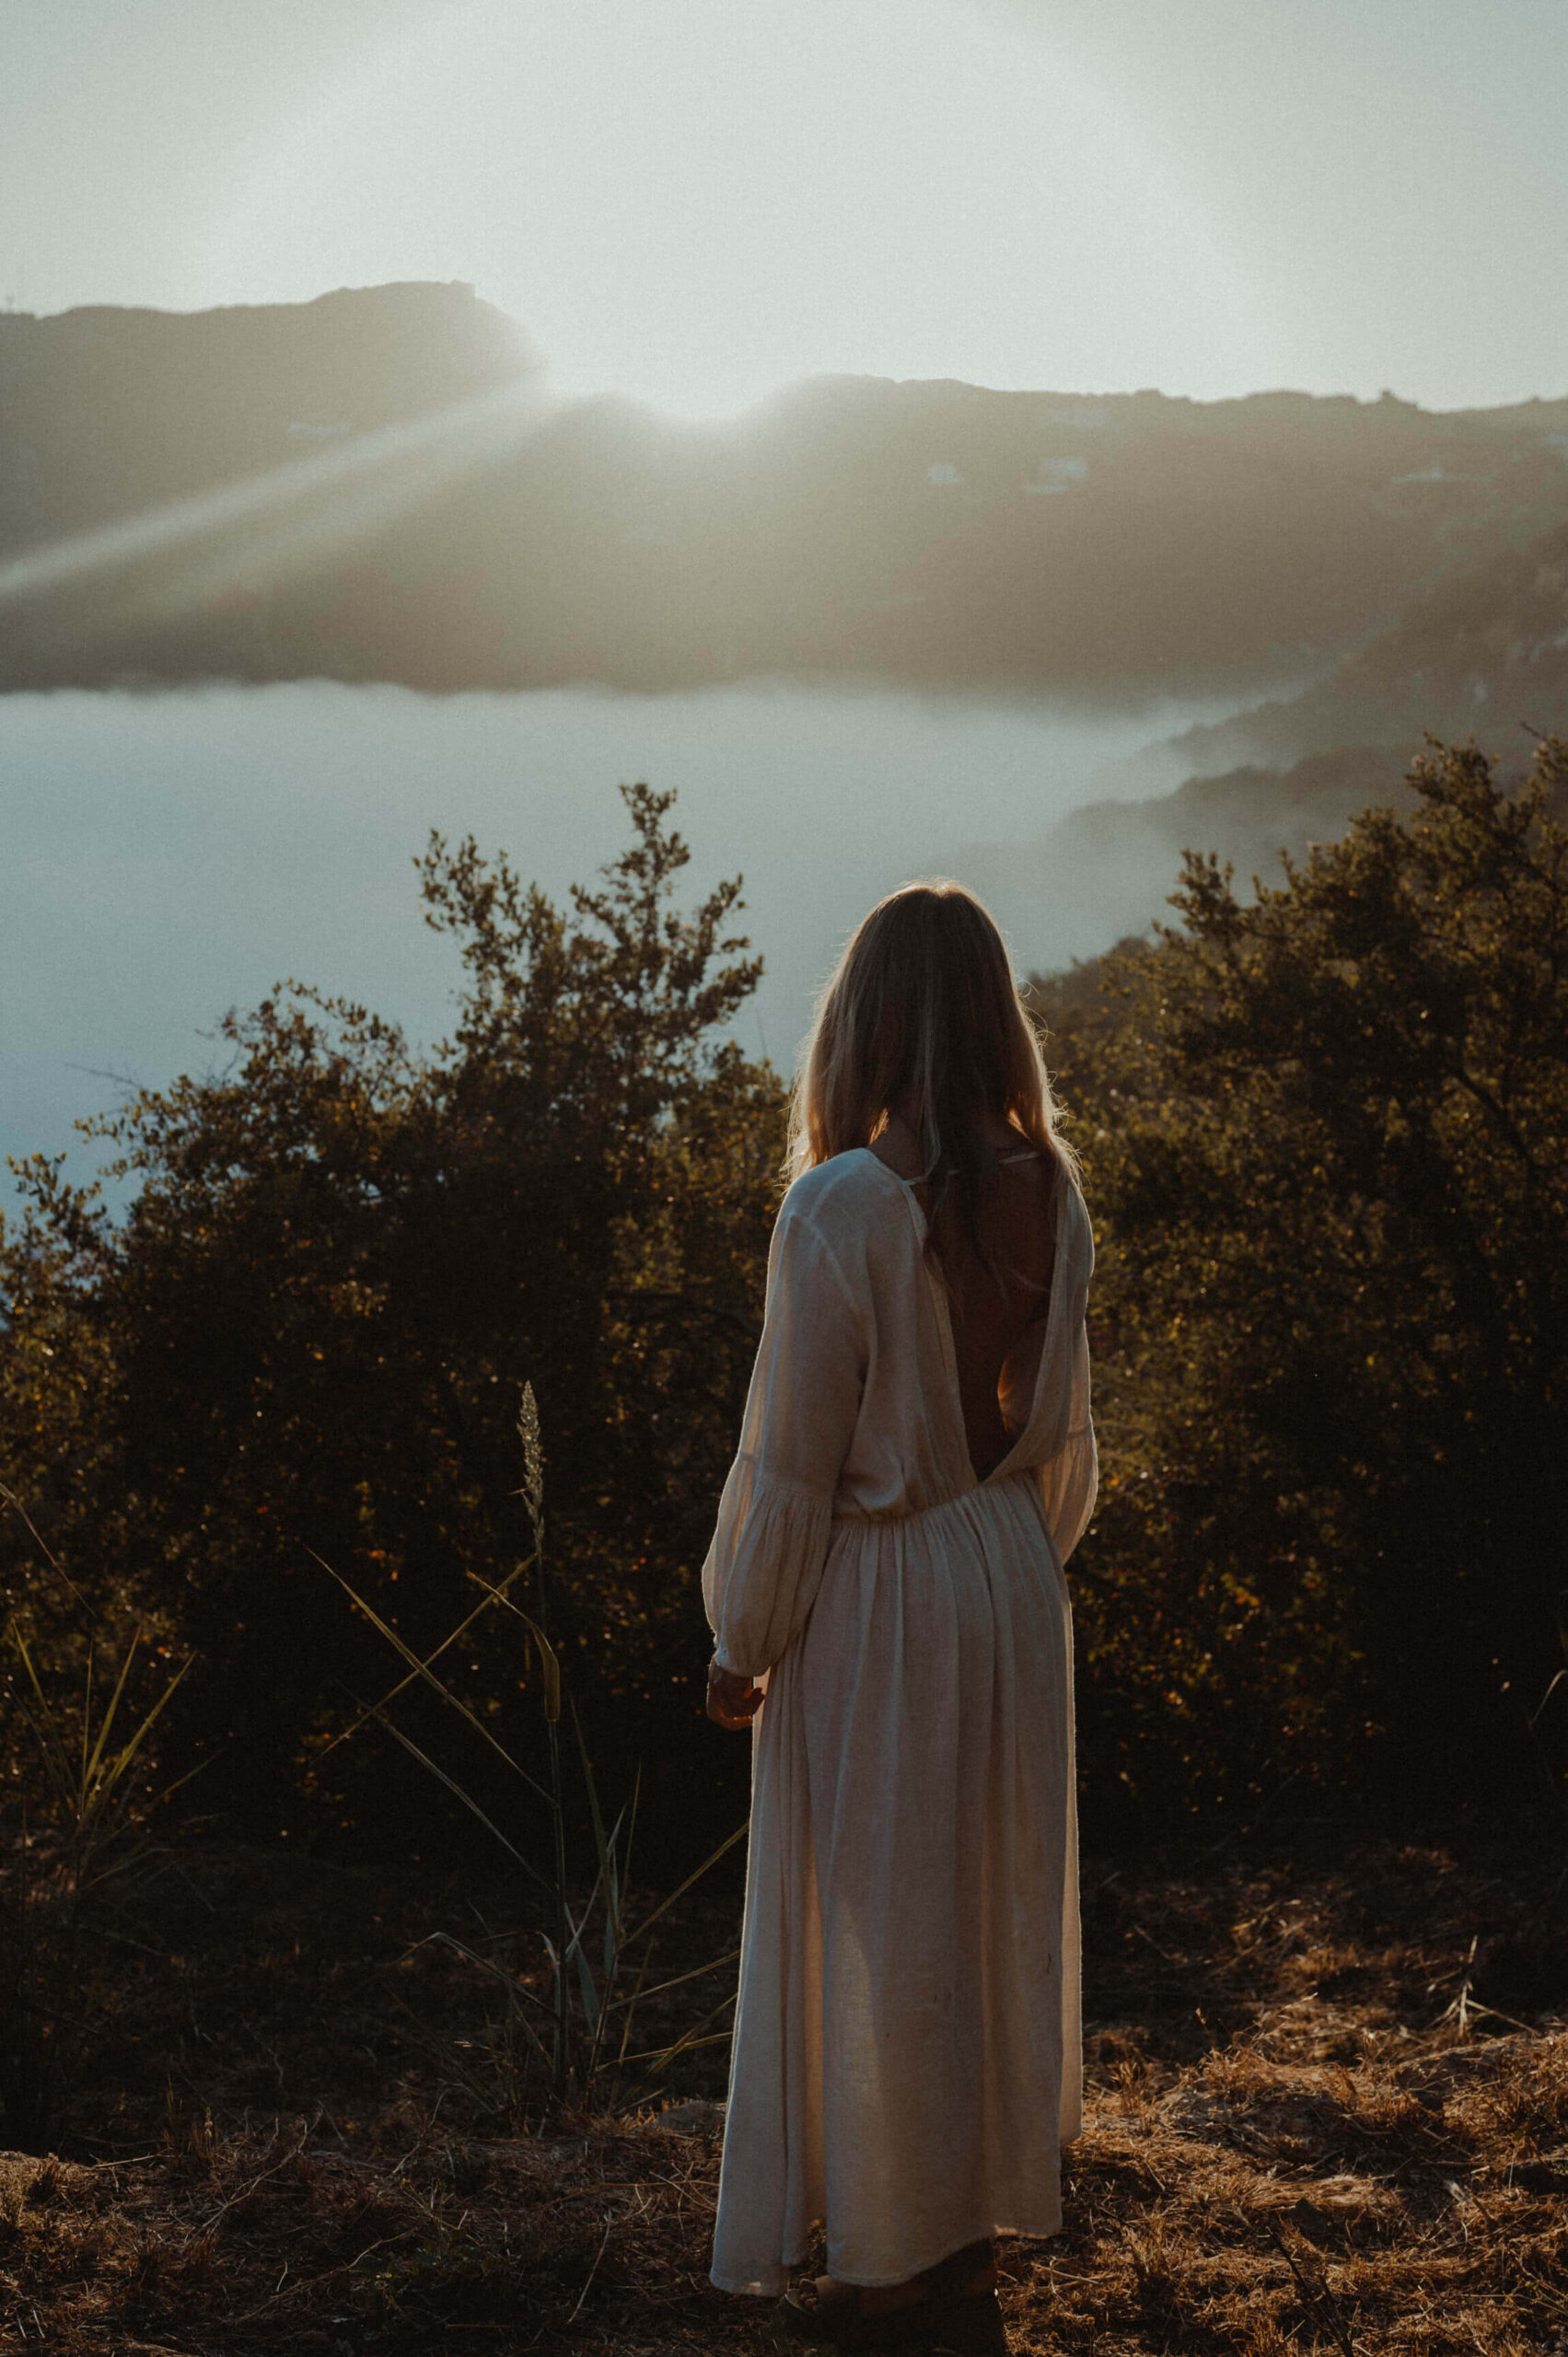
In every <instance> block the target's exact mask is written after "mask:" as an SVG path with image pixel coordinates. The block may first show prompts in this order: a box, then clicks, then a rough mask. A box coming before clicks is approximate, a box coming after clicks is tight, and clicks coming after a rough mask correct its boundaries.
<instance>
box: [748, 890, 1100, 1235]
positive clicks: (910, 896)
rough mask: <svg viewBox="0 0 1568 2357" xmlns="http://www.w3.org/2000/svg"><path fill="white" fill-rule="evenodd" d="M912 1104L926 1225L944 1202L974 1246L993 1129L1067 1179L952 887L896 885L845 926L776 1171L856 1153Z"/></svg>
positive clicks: (1025, 1059) (983, 931)
mask: <svg viewBox="0 0 1568 2357" xmlns="http://www.w3.org/2000/svg"><path fill="white" fill-rule="evenodd" d="M901 1097H914V1098H915V1099H916V1100H917V1101H918V1103H919V1106H920V1109H921V1136H920V1144H921V1151H922V1154H923V1159H924V1165H925V1168H924V1177H925V1180H926V1182H927V1183H928V1184H929V1186H930V1188H931V1193H932V1225H933V1233H934V1234H935V1220H936V1216H937V1214H938V1213H940V1211H941V1208H942V1205H943V1202H945V1201H946V1200H947V1197H948V1196H949V1195H950V1194H951V1195H955V1196H956V1197H957V1200H958V1210H959V1213H960V1214H961V1216H962V1220H963V1225H964V1227H965V1229H966V1230H967V1232H968V1234H969V1237H970V1241H971V1243H974V1244H976V1245H977V1246H978V1241H979V1237H978V1222H979V1210H980V1197H981V1185H982V1183H983V1181H984V1179H986V1178H987V1177H988V1176H989V1175H990V1174H991V1173H992V1172H993V1170H994V1169H995V1167H996V1156H995V1154H994V1152H993V1149H992V1148H991V1147H990V1146H989V1145H988V1144H986V1141H985V1139H984V1137H983V1135H982V1133H981V1117H982V1116H984V1115H986V1114H990V1115H992V1116H993V1117H994V1118H996V1119H998V1120H1003V1121H1005V1122H1006V1123H1008V1125H1009V1126H1010V1127H1011V1128H1012V1129H1014V1130H1016V1132H1017V1133H1018V1135H1019V1136H1020V1137H1021V1138H1023V1139H1026V1140H1027V1141H1028V1144H1030V1145H1032V1146H1035V1147H1037V1148H1038V1149H1039V1151H1040V1153H1042V1154H1044V1155H1049V1156H1050V1157H1051V1159H1052V1160H1053V1161H1054V1162H1055V1163H1056V1164H1057V1165H1058V1166H1059V1167H1061V1168H1062V1169H1063V1170H1065V1171H1066V1172H1068V1173H1069V1174H1072V1175H1075V1157H1074V1154H1073V1151H1072V1149H1071V1147H1070V1146H1068V1145H1067V1144H1064V1142H1063V1139H1062V1137H1061V1136H1060V1135H1059V1131H1058V1124H1059V1115H1058V1112H1057V1108H1056V1103H1055V1100H1054V1098H1053V1097H1052V1096H1051V1082H1050V1079H1049V1077H1048V1075H1047V1073H1046V1069H1045V1062H1044V1059H1043V1057H1042V1056H1041V1054H1040V1042H1039V1040H1038V1039H1037V1038H1036V1037H1035V1030H1034V1026H1033V1024H1032V1023H1031V1022H1030V1021H1029V1018H1028V1014H1027V1012H1026V1010H1025V1008H1024V1004H1023V1002H1022V1000H1021V999H1020V998H1019V996H1018V990H1017V985H1016V982H1015V981H1014V980H1013V971H1012V968H1011V966H1010V964H1009V962H1008V958H1007V951H1006V948H1005V945H1004V942H1003V939H1002V935H1000V933H999V932H998V931H997V929H996V925H995V923H994V921H993V918H992V916H991V914H990V912H989V911H987V910H986V909H985V908H983V907H982V906H981V902H980V901H979V900H976V899H975V896H974V894H973V893H972V892H968V891H966V890H965V889H964V887H963V886H962V885H961V884H950V883H947V882H945V881H937V882H933V883H929V884H906V885H904V886H902V887H901V888H900V890H899V891H897V892H889V895H888V897H887V899H886V900H878V902H877V906H876V907H875V908H874V909H873V910H872V911H871V913H870V915H869V916H868V917H866V918H865V920H864V922H863V923H861V924H860V925H859V926H858V927H857V929H856V931H855V933H854V937H853V938H852V940H851V941H850V943H849V946H848V947H847V948H846V949H845V951H844V953H843V956H842V958H840V959H839V962H838V965H837V967H836V969H835V970H834V972H833V975H832V978H831V980H830V981H829V983H828V986H827V988H826V990H825V991H824V992H823V993H822V996H821V998H820V1000H819V1004H818V1007H817V1018H816V1021H815V1023H814V1024H813V1025H812V1028H811V1037H810V1039H809V1041H808V1043H807V1051H806V1057H805V1061H804V1062H803V1064H802V1066H801V1071H800V1077H799V1079H798V1080H797V1081H796V1086H795V1095H794V1101H793V1104H792V1107H791V1115H790V1130H789V1147H788V1152H787V1155H786V1157H785V1169H786V1175H787V1176H788V1177H789V1178H791V1179H795V1178H798V1177H799V1175H800V1173H801V1172H802V1171H803V1170H809V1169H811V1168H812V1167H814V1166H815V1165H816V1164H817V1163H819V1162H827V1161H829V1160H830V1159H831V1157H832V1156H833V1155H836V1154H843V1153H845V1152H846V1151H847V1150H848V1149H849V1148H850V1147H851V1146H863V1145H869V1144H871V1142H872V1140H873V1139H874V1138H875V1137H876V1136H877V1132H879V1131H880V1130H881V1129H882V1128H883V1126H884V1124H885V1123H886V1122H887V1120H888V1119H889V1115H890V1113H891V1112H892V1110H893V1108H894V1107H895V1106H896V1105H897V1104H898V1103H899V1101H900V1098H901Z"/></svg>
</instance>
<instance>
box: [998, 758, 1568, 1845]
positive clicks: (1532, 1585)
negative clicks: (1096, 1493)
mask: <svg viewBox="0 0 1568 2357" xmlns="http://www.w3.org/2000/svg"><path fill="white" fill-rule="evenodd" d="M1411 783H1412V784H1413V785H1414V786H1415V787H1416V788H1417V790H1418V792H1419V795H1420V797H1421V801H1420V806H1419V808H1418V809H1417V811H1416V812H1414V813H1413V814H1412V815H1411V817H1410V818H1408V819H1401V818H1399V817H1396V816H1395V815H1393V814H1392V813H1390V812H1388V811H1377V810H1371V811H1368V812H1366V813H1365V814H1364V815H1363V816H1362V817H1361V818H1360V819H1357V820H1356V821H1355V822H1354V823H1353V826H1352V827H1351V829H1350V831H1349V833H1348V834H1347V835H1346V836H1345V838H1344V839H1343V840H1342V842H1338V843H1335V844H1331V845H1325V846H1321V847H1319V848H1318V849H1317V850H1315V851H1314V852H1313V853H1312V854H1311V856H1310V858H1309V859H1308V860H1307V863H1306V865H1303V866H1287V874H1286V881H1285V883H1284V885H1283V887H1281V888H1278V889H1272V890H1271V889H1264V888H1260V889H1259V890H1258V891H1257V893H1256V897H1255V898H1254V899H1253V900H1251V901H1250V902H1249V903H1243V901H1242V900H1239V899H1238V897H1237V893H1236V891H1235V889H1234V888H1233V883H1232V878H1231V875H1230V871H1229V869H1228V868H1224V867H1222V866H1221V865H1219V863H1218V862H1217V861H1216V860H1214V859H1213V858H1212V857H1202V856H1196V855H1193V854H1191V853H1189V854H1188V857H1187V860H1186V864H1185V869H1184V873H1183V876H1182V879H1181V883H1180V886H1179V889H1178V891H1177V892H1176V893H1175V894H1174V895H1173V903H1174V906H1175V907H1176V909H1177V910H1178V911H1179V915H1180V917H1181V919H1182V920H1183V924H1182V927H1181V929H1175V928H1163V927H1162V928H1160V929H1159V935H1158V938H1157V940H1156V944H1155V946H1154V947H1153V948H1152V949H1151V950H1148V951H1147V952H1146V953H1145V954H1144V955H1142V956H1140V957H1137V958H1123V959H1121V961H1119V962H1118V963H1117V965H1116V968H1115V970H1114V973H1113V976H1112V977H1111V990H1112V993H1113V994H1119V996H1120V1010H1119V1012H1120V1020H1119V1021H1118V1022H1117V1023H1115V1025H1114V1026H1113V1027H1112V1028H1110V1029H1109V1031H1107V1029H1106V1028H1105V1027H1104V1024H1103V1018H1102V1019H1101V1020H1100V1023H1099V1025H1098V1028H1097V1025H1096V1023H1095V1021H1094V1019H1093V1018H1092V1017H1091V1016H1088V1015H1086V1013H1085V1011H1084V1006H1083V1002H1084V999H1085V992H1084V988H1083V980H1082V977H1081V976H1079V977H1077V978H1074V981H1073V982H1072V984H1071V986H1070V987H1069V988H1067V989H1063V991H1062V992H1061V993H1059V995H1060V997H1061V1000H1062V1004H1063V1014H1064V1016H1066V1022H1065V1023H1064V1026H1063V1029H1064V1034H1065V1036H1064V1038H1063V1041H1062V1043H1061V1047H1060V1051H1059V1052H1060V1054H1061V1057H1062V1059H1063V1062H1064V1065H1065V1077H1066V1084H1067V1088H1068V1093H1069V1096H1070V1097H1071V1098H1072V1099H1074V1100H1075V1101H1076V1103H1077V1105H1078V1109H1079V1112H1080V1118H1081V1120H1082V1123H1083V1129H1082V1132H1081V1133H1080V1142H1081V1144H1082V1146H1083V1150H1084V1154H1085V1157H1086V1164H1087V1166H1088V1170H1089V1175H1090V1184H1091V1190H1092V1197H1093V1203H1094V1208H1095V1211H1096V1214H1097V1219H1098V1226H1099V1231H1100V1247H1101V1257H1100V1273H1099V1277H1098V1287H1097V1290H1098V1305H1099V1306H1098V1315H1099V1317H1100V1318H1101V1320H1102V1342H1103V1345H1104V1348H1103V1357H1102V1368H1101V1390H1102V1399H1103V1400H1104V1402H1105V1407H1104V1417H1103V1421H1104V1427H1105V1436H1106V1442H1107V1446H1106V1452H1105V1454H1106V1482H1105V1492H1104V1504H1103V1507H1102V1512H1101V1514H1100V1516H1099V1519H1098V1524H1097V1527H1096V1530H1095V1532H1094V1534H1093V1536H1092V1538H1091V1539H1090V1541H1089V1542H1088V1544H1087V1546H1086V1550H1085V1553H1084V1557H1083V1562H1082V1574H1081V1575H1082V1577H1083V1578H1084V1580H1085V1581H1086V1586H1087V1596H1086V1610H1085V1614H1084V1628H1085V1637H1086V1652H1087V1655H1088V1664H1089V1669H1090V1678H1089V1684H1090V1689H1091V1694H1092V1693H1093V1689H1094V1681H1095V1677H1096V1675H1098V1677H1099V1679H1100V1685H1101V1691H1100V1695H1099V1701H1098V1724H1099V1726H1100V1728H1101V1734H1102V1739H1103V1742H1104V1745H1105V1748H1106V1756H1107V1763H1108V1766H1109V1764H1110V1763H1111V1761H1112V1760H1113V1761H1114V1771H1115V1772H1117V1773H1120V1774H1122V1775H1125V1776H1129V1777H1132V1779H1133V1781H1134V1782H1139V1781H1144V1782H1146V1781H1147V1778H1148V1775H1149V1773H1150V1771H1151V1769H1152V1765H1153V1763H1154V1761H1155V1760H1156V1759H1158V1760H1160V1761H1162V1762H1163V1763H1164V1764H1166V1765H1167V1766H1168V1765H1169V1764H1170V1761H1171V1753H1172V1751H1173V1749H1174V1751H1175V1753H1176V1754H1177V1755H1178V1757H1179V1761H1180V1764H1181V1766H1182V1768H1183V1770H1184V1771H1185V1772H1186V1773H1188V1774H1189V1775H1190V1776H1191V1779H1192V1782H1193V1789H1194V1791H1195V1792H1196V1793H1198V1794H1212V1793H1213V1792H1214V1790H1215V1789H1216V1787H1217V1786H1221V1785H1223V1786H1225V1787H1227V1788H1228V1789H1230V1790H1232V1791H1241V1790H1246V1789H1248V1788H1249V1787H1250V1788H1252V1789H1255V1790H1268V1789H1272V1788H1273V1787H1274V1786H1276V1785H1277V1784H1278V1782H1279V1781H1280V1778H1281V1776H1282V1775H1283V1774H1290V1773H1292V1772H1293V1771H1305V1772H1307V1774H1308V1775H1310V1776H1313V1777H1317V1778H1319V1779H1322V1780H1324V1781H1334V1780H1336V1779H1342V1777H1343V1776H1344V1774H1345V1773H1346V1772H1347V1771H1350V1770H1352V1769H1353V1767H1354V1765H1355V1763H1359V1771H1362V1772H1366V1771H1371V1770H1372V1769H1373V1768H1374V1766H1375V1765H1376V1772H1377V1774H1378V1775H1379V1776H1380V1777H1381V1779H1382V1780H1383V1782H1384V1783H1385V1785H1389V1784H1394V1785H1398V1786H1400V1787H1402V1788H1403V1789H1405V1790H1406V1791H1420V1792H1421V1793H1422V1794H1425V1795H1427V1796H1428V1797H1436V1796H1438V1795H1444V1796H1446V1797H1449V1798H1452V1797H1455V1796H1457V1795H1458V1794H1465V1793H1473V1792H1475V1791H1477V1790H1479V1789H1481V1788H1482V1787H1483V1786H1487V1785H1490V1786H1491V1788H1493V1790H1496V1789H1499V1788H1501V1787H1504V1786H1508V1787H1511V1788H1513V1789H1517V1786H1518V1779H1519V1776H1520V1773H1521V1771H1522V1770H1524V1769H1527V1770H1528V1772H1529V1773H1531V1774H1532V1775H1535V1774H1537V1773H1538V1772H1539V1767H1540V1766H1541V1764H1542V1759H1541V1755H1540V1754H1539V1751H1538V1750H1536V1749H1534V1748H1533V1747H1532V1744H1531V1742H1529V1741H1527V1736H1526V1724H1525V1723H1526V1717H1527V1713H1530V1712H1533V1711H1534V1710H1535V1708H1536V1706H1537V1704H1538V1703H1539V1701H1540V1700H1541V1697H1542V1695H1543V1694H1544V1692H1545V1689H1546V1687H1547V1685H1548V1682H1549V1680H1550V1679H1551V1676H1552V1674H1553V1671H1554V1669H1555V1668H1557V1667H1561V1666H1562V1661H1563V1654H1562V1648H1561V1645H1560V1643H1559V1637H1558V1626H1559V1608H1560V1596H1561V1591H1562V1583H1563V1581H1564V1579H1565V1578H1568V1565H1565V1563H1564V1557H1563V1545H1562V1531H1563V1529H1564V1527H1568V1520H1565V1517H1568V1451H1565V1450H1564V1449H1563V1447H1562V1428H1563V1417H1564V1409H1565V1407H1568V1397H1565V1394H1568V835H1565V834H1564V832H1563V830H1562V827H1561V826H1560V825H1559V824H1557V823H1555V822H1554V820H1553V819H1552V817H1551V808H1552V807H1553V806H1556V807H1561V806H1562V801H1563V799H1564V790H1565V788H1568V746H1564V745H1563V744H1562V742H1561V741H1556V740H1548V741H1546V742H1544V743H1543V744H1542V745H1541V747H1540V749H1539V756H1538V759H1537V762H1536V765H1535V770H1534V772H1533V775H1532V777H1531V779H1530V780H1529V782H1528V783H1527V784H1526V785H1525V786H1524V788H1523V790H1522V791H1519V792H1518V793H1516V794H1510V793H1508V792H1505V791H1504V789H1503V787H1502V786H1501V785H1500V784H1499V783H1498V779H1497V776H1496V774H1495V771H1494V767H1493V764H1492V763H1491V762H1489V761H1487V760H1486V758H1485V757H1484V756H1483V755H1482V754H1481V753H1480V752H1479V751H1478V750H1477V749H1475V748H1474V746H1473V745H1472V746H1469V747H1468V748H1463V749H1443V748H1441V747H1437V746H1435V745H1434V747H1433V749H1432V750H1431V752H1430V753H1429V754H1428V755H1427V756H1425V757H1423V759H1422V760H1421V761H1419V762H1418V763H1417V764H1416V766H1415V768H1414V769H1413V771H1412V772H1411ZM1042 995H1043V997H1044V999H1045V1000H1046V1001H1047V1003H1048V1004H1047V1007H1046V1011H1047V1013H1048V1015H1049V1014H1050V1012H1051V1004H1050V1002H1051V985H1049V984H1047V985H1044V986H1042ZM1130 1610H1131V1611H1132V1612H1134V1613H1135V1620H1132V1621H1130V1620H1129V1618H1128V1616H1129V1613H1130ZM1559 1701H1561V1695H1560V1697H1559ZM1108 1705H1109V1707H1107V1706H1108ZM1565 1724H1568V1713H1562V1712H1560V1713H1559V1715H1558V1717H1557V1718H1556V1720H1555V1721H1550V1720H1549V1719H1547V1718H1543V1719H1542V1721H1541V1722H1540V1724H1539V1727H1538V1730H1537V1735H1538V1737H1541V1736H1557V1737H1558V1738H1559V1739H1560V1738H1561V1735H1562V1728H1563V1726H1564V1725H1565ZM1564 1759H1568V1747H1563V1746H1562V1744H1561V1741H1560V1740H1559V1747H1558V1749H1557V1752H1556V1755H1555V1764H1554V1767H1553V1771H1552V1772H1553V1773H1554V1774H1555V1775H1558V1776H1560V1774H1561V1768H1562V1763H1563V1761H1564Z"/></svg>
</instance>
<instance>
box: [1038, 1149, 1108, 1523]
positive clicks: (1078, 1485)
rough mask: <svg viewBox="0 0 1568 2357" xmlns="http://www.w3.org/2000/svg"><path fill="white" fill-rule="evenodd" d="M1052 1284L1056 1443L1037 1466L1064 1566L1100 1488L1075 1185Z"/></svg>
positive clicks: (1089, 1267) (1082, 1231) (1087, 1233)
mask: <svg viewBox="0 0 1568 2357" xmlns="http://www.w3.org/2000/svg"><path fill="white" fill-rule="evenodd" d="M1066 1209H1067V1214H1068V1215H1067V1218H1066V1219H1065V1221H1064V1222H1063V1231H1062V1234H1061V1236H1060V1238H1059V1243H1058V1253H1059V1261H1058V1267H1057V1269H1056V1271H1055V1272H1054V1274H1053V1278H1052V1283H1053V1287H1054V1288H1056V1289H1057V1290H1058V1292H1059V1294H1060V1297H1061V1302H1062V1312H1063V1324H1064V1332H1063V1337H1062V1343H1061V1348H1062V1352H1063V1362H1064V1364H1063V1376H1064V1381H1063V1386H1062V1400H1063V1405H1062V1413H1061V1419H1060V1422H1059V1424H1058V1427H1057V1434H1058V1437H1057V1445H1056V1446H1055V1447H1054V1448H1052V1449H1051V1452H1050V1454H1049V1455H1048V1457H1046V1460H1045V1462H1044V1464H1043V1465H1042V1466H1041V1468H1040V1489H1041V1492H1042V1496H1043V1501H1044V1505H1045V1521H1046V1527H1047V1528H1048V1529H1049V1531H1050V1532H1051V1538H1053V1539H1054V1541H1055V1543H1056V1552H1057V1555H1058V1557H1059V1559H1060V1560H1061V1561H1062V1562H1063V1563H1064V1562H1066V1561H1067V1558H1068V1556H1069V1555H1070V1554H1071V1553H1072V1552H1073V1550H1074V1547H1075V1546H1076V1545H1077V1543H1078V1541H1079V1539H1080V1538H1082V1537H1083V1535H1084V1533H1085V1531H1086V1529H1087V1527H1088V1522H1089V1516H1090V1515H1091V1514H1093V1512H1094V1508H1095V1495H1096V1492H1097V1491H1098V1486H1099V1457H1098V1451H1097V1449H1096V1446H1095V1428H1094V1422H1093V1420H1092V1418H1091V1416H1090V1413H1089V1341H1088V1333H1087V1330H1086V1326H1085V1316H1086V1310H1087V1307H1088V1298H1089V1279H1090V1277H1091V1276H1092V1275H1093V1274H1094V1265H1095V1245H1094V1232H1093V1230H1092V1229H1091V1227H1090V1225H1089V1215H1088V1212H1087V1210H1086V1207H1085V1204H1084V1200H1083V1197H1082V1196H1081V1195H1080V1194H1079V1192H1078V1190H1077V1189H1076V1187H1074V1189H1073V1190H1072V1194H1071V1196H1070V1197H1069V1199H1068V1202H1067V1205H1066Z"/></svg>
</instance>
